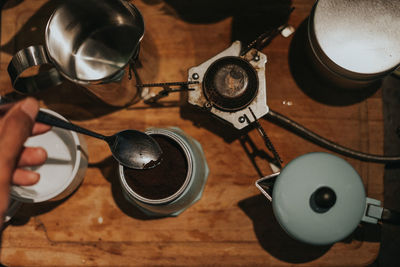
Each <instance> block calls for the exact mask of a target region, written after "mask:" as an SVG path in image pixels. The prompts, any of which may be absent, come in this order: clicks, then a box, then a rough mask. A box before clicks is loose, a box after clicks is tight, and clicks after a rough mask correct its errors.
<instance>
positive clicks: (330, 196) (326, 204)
mask: <svg viewBox="0 0 400 267" xmlns="http://www.w3.org/2000/svg"><path fill="white" fill-rule="evenodd" d="M335 203H336V194H335V191H333V190H332V188H330V187H326V186H323V187H320V188H318V189H317V190H315V192H314V193H313V194H312V195H311V197H310V206H311V208H312V209H313V210H314V211H315V212H318V213H324V212H327V211H328V210H329V209H330V208H332V207H333V205H335Z"/></svg>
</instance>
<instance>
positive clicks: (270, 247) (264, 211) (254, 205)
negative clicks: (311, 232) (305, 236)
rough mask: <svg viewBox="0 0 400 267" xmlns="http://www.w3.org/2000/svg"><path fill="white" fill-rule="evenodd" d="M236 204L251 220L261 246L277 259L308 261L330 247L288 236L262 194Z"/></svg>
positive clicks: (292, 261) (319, 255) (298, 261)
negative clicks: (310, 243) (311, 243)
mask: <svg viewBox="0 0 400 267" xmlns="http://www.w3.org/2000/svg"><path fill="white" fill-rule="evenodd" d="M238 205H239V207H240V208H241V209H242V210H243V212H244V213H245V214H246V215H247V216H248V217H249V218H250V219H251V220H252V221H253V226H254V232H255V234H256V237H257V239H258V242H259V243H260V245H261V246H262V248H263V249H264V250H265V251H267V252H268V253H269V254H271V255H272V256H274V257H276V258H278V259H279V260H282V261H285V262H290V263H305V262H310V261H312V260H315V259H318V258H319V257H321V256H322V255H324V254H325V253H326V252H328V250H329V249H330V247H331V246H312V245H308V244H304V243H301V242H300V241H297V240H294V239H292V238H291V237H290V236H288V235H287V234H286V232H285V231H284V230H283V229H282V227H281V226H280V225H279V223H278V222H277V221H276V219H275V216H274V214H273V211H272V205H271V203H270V202H269V201H268V200H267V199H266V198H265V197H264V196H263V195H256V196H253V197H250V198H247V199H244V200H242V201H240V202H239V203H238Z"/></svg>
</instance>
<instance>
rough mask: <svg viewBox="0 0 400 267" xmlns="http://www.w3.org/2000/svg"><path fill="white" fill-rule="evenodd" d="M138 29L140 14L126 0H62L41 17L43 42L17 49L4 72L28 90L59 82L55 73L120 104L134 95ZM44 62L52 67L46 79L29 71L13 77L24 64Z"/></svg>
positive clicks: (141, 30) (19, 87)
mask: <svg viewBox="0 0 400 267" xmlns="http://www.w3.org/2000/svg"><path fill="white" fill-rule="evenodd" d="M143 33H144V22H143V18H142V16H141V14H140V12H139V11H138V10H137V9H136V7H135V6H133V5H132V4H130V3H129V2H127V1H124V0H103V1H95V0H85V1H80V0H69V1H65V2H64V3H63V4H62V5H61V6H60V7H58V8H57V9H56V10H55V11H54V13H53V14H52V16H51V17H50V19H49V20H48V22H47V26H46V31H45V45H44V47H42V46H33V47H31V48H28V49H24V50H23V51H21V52H19V53H17V55H16V56H15V57H14V58H13V60H12V61H11V63H10V67H9V73H10V77H11V79H12V81H13V85H14V86H15V89H16V90H18V91H20V92H22V93H33V92H35V91H37V90H40V89H44V88H47V87H49V85H57V84H59V83H60V82H61V79H60V75H61V76H62V77H63V78H65V79H67V80H70V81H72V82H75V83H78V84H80V85H83V86H85V87H87V88H88V89H89V90H90V91H91V92H92V93H93V94H95V95H96V96H98V97H99V98H100V99H102V100H103V101H104V102H106V103H108V104H110V105H115V106H123V105H126V104H129V103H130V102H131V101H132V100H133V98H134V97H135V96H136V95H137V88H136V86H135V80H134V79H133V80H132V78H134V75H132V73H131V69H132V67H133V63H134V60H135V59H136V58H137V56H138V53H139V44H140V41H141V39H142V37H143ZM45 63H47V64H52V65H53V66H55V69H56V70H57V71H58V73H57V71H56V70H55V69H53V70H52V72H51V75H52V77H51V78H47V80H46V81H47V82H46V83H44V82H42V81H41V80H40V79H38V78H37V77H35V76H34V77H31V78H30V80H27V79H25V80H22V79H18V78H19V75H20V74H21V73H22V71H24V70H26V69H27V68H28V67H31V66H37V65H41V64H45ZM58 74H60V75H58ZM42 76H44V74H42ZM52 80H54V81H55V82H54V83H53V84H51V81H52Z"/></svg>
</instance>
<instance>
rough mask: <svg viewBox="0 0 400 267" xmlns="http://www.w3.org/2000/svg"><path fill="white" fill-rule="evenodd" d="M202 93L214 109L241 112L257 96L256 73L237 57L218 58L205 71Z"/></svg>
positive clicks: (248, 64) (250, 66)
mask: <svg viewBox="0 0 400 267" xmlns="http://www.w3.org/2000/svg"><path fill="white" fill-rule="evenodd" d="M203 91H204V94H205V96H206V98H207V100H208V101H209V102H211V104H212V105H213V106H215V107H216V108H218V109H221V110H226V111H236V110H241V109H243V108H245V107H247V106H248V105H249V104H250V103H251V102H252V101H253V99H254V98H255V97H256V95H257V92H258V77H257V72H256V71H255V69H254V68H253V66H252V65H251V64H250V63H249V62H247V61H246V60H243V59H241V58H239V57H223V58H220V59H218V60H217V61H215V62H213V63H212V64H211V66H210V67H209V68H208V69H207V71H206V73H205V75H204V80H203Z"/></svg>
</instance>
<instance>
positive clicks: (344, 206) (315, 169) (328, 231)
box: [272, 152, 366, 245]
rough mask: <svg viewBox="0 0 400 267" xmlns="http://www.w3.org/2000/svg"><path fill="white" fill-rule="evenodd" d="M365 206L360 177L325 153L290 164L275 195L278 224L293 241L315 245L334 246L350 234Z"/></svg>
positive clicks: (344, 162)
mask: <svg viewBox="0 0 400 267" xmlns="http://www.w3.org/2000/svg"><path fill="white" fill-rule="evenodd" d="M365 206H366V195H365V189H364V186H363V183H362V180H361V178H360V176H359V175H358V173H357V172H356V171H355V170H354V168H353V167H352V166H351V165H350V164H349V163H347V162H346V161H345V160H343V159H342V158H340V157H337V156H334V155H332V154H328V153H324V152H314V153H308V154H305V155H302V156H300V157H298V158H296V159H294V160H292V161H291V162H289V163H288V164H287V165H286V166H285V167H284V168H283V170H282V171H281V173H280V175H279V176H278V177H277V180H276V182H275V184H274V188H273V192H272V207H273V211H274V214H275V217H276V218H277V220H278V222H279V224H280V225H281V226H282V227H283V228H284V230H285V231H286V232H287V233H288V234H289V235H291V236H292V237H294V238H296V239H298V240H300V241H303V242H306V243H310V244H314V245H326V244H331V243H334V242H337V241H339V240H341V239H343V238H345V237H347V236H348V235H349V234H351V233H352V232H353V231H354V230H355V228H356V227H357V225H358V224H359V223H360V221H361V218H362V217H363V214H364V211H365Z"/></svg>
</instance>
